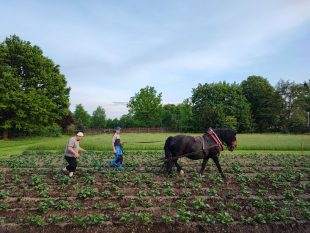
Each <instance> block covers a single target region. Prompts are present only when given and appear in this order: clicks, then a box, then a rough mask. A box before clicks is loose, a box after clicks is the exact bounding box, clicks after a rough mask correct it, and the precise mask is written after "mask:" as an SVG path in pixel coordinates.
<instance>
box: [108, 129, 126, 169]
mask: <svg viewBox="0 0 310 233" xmlns="http://www.w3.org/2000/svg"><path fill="white" fill-rule="evenodd" d="M120 134H121V128H120V127H117V128H116V129H115V133H114V135H113V138H112V148H113V152H114V159H113V160H112V161H110V166H111V167H115V168H116V169H117V170H123V169H124V167H123V154H124V151H123V146H122V143H121V135H120Z"/></svg>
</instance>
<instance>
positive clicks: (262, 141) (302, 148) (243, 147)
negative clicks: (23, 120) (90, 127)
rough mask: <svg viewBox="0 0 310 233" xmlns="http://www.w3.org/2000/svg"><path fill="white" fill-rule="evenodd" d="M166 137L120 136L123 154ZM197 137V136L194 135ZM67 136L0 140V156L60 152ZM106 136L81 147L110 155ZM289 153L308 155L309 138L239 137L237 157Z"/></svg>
mask: <svg viewBox="0 0 310 233" xmlns="http://www.w3.org/2000/svg"><path fill="white" fill-rule="evenodd" d="M169 135H173V134H170V133H141V134H135V133H128V134H122V141H124V142H126V144H125V150H162V149H163V145H164V142H165V139H166V138H167V137H168V136H169ZM197 135H198V134H197ZM68 138H69V136H61V137H56V138H44V137H37V138H25V139H14V140H8V141H4V140H0V155H11V154H20V153H22V152H23V151H25V150H57V151H61V150H64V147H65V145H66V143H67V140H68ZM111 138H112V135H110V134H101V135H89V136H86V137H85V139H84V140H83V141H82V143H81V146H82V147H83V148H85V149H87V150H94V151H110V150H111ZM261 151H262V152H265V153H273V152H290V153H298V154H300V153H307V154H310V135H290V134H239V135H238V147H237V151H236V152H237V153H246V152H261Z"/></svg>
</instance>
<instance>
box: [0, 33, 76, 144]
mask: <svg viewBox="0 0 310 233" xmlns="http://www.w3.org/2000/svg"><path fill="white" fill-rule="evenodd" d="M69 92H70V89H69V88H68V87H67V82H66V79H65V76H64V75H63V74H61V73H60V70H59V66H58V65H56V64H54V62H53V61H52V60H51V59H49V58H47V57H45V56H44V55H43V52H42V50H41V49H40V48H39V47H38V46H36V45H32V44H31V43H30V42H28V41H23V40H21V39H20V38H19V37H18V36H10V37H8V38H6V39H5V40H4V41H3V42H2V43H1V44H0V131H2V133H3V137H4V138H6V137H7V136H8V135H9V134H16V135H20V134H36V133H39V132H40V131H42V129H44V128H46V127H48V128H51V127H58V126H57V124H58V123H59V122H60V121H61V119H62V118H63V117H64V116H66V115H67V114H68V107H69Z"/></svg>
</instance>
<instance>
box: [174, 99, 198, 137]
mask: <svg viewBox="0 0 310 233" xmlns="http://www.w3.org/2000/svg"><path fill="white" fill-rule="evenodd" d="M178 107H179V111H180V120H179V124H180V126H179V131H181V132H190V131H193V130H194V121H193V106H192V103H191V102H190V100H189V99H185V100H184V101H183V103H181V104H179V105H178Z"/></svg>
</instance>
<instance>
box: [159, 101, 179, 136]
mask: <svg viewBox="0 0 310 233" xmlns="http://www.w3.org/2000/svg"><path fill="white" fill-rule="evenodd" d="M179 121H180V109H179V107H178V106H176V105H174V104H166V105H164V106H163V110H162V116H161V122H162V126H163V127H165V128H168V129H170V130H179V126H180V124H179Z"/></svg>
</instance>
